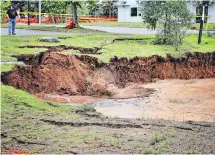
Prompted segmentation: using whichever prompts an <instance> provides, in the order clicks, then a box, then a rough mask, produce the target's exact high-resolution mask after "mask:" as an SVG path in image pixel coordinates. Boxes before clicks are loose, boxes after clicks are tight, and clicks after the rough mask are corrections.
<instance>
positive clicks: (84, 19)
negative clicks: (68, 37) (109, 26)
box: [3, 16, 118, 24]
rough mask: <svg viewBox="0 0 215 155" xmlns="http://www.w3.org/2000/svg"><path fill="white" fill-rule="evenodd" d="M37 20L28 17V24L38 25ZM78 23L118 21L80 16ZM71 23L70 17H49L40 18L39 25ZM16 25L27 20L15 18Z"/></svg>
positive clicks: (6, 21)
mask: <svg viewBox="0 0 215 155" xmlns="http://www.w3.org/2000/svg"><path fill="white" fill-rule="evenodd" d="M38 20H39V19H37V17H30V18H29V21H30V23H38V22H39V21H38ZM78 20H79V22H80V23H86V22H88V23H90V22H117V21H118V19H117V18H116V17H103V16H97V17H92V16H82V17H79V19H78ZM8 21H9V18H8V17H4V19H3V22H4V23H8ZM71 21H72V17H62V16H51V17H44V16H42V17H41V23H47V24H50V23H69V22H71ZM16 22H17V23H28V18H16Z"/></svg>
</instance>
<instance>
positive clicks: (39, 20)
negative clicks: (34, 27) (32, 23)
mask: <svg viewBox="0 0 215 155" xmlns="http://www.w3.org/2000/svg"><path fill="white" fill-rule="evenodd" d="M39 24H41V0H39Z"/></svg>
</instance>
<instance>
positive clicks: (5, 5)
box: [1, 0, 10, 23]
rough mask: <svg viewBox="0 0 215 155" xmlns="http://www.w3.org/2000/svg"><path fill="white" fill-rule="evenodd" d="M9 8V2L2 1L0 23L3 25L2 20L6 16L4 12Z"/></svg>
mask: <svg viewBox="0 0 215 155" xmlns="http://www.w3.org/2000/svg"><path fill="white" fill-rule="evenodd" d="M9 7H10V1H9V0H7V1H6V0H4V1H2V2H1V23H3V19H4V17H5V16H6V11H7V10H8V9H9Z"/></svg>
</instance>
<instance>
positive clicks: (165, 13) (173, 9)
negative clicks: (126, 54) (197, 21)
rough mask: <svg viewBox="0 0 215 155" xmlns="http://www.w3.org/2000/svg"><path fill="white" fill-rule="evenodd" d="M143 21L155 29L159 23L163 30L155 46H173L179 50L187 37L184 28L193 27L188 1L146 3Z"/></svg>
mask: <svg viewBox="0 0 215 155" xmlns="http://www.w3.org/2000/svg"><path fill="white" fill-rule="evenodd" d="M142 14H143V19H144V20H145V21H146V22H147V23H149V24H150V25H151V26H152V28H153V29H155V28H156V24H157V22H158V21H159V23H161V30H160V31H159V32H158V34H157V36H156V40H155V41H154V42H152V43H153V44H159V45H160V44H166V45H173V46H174V47H175V49H176V50H179V45H180V44H182V41H183V39H184V36H185V31H182V29H183V28H184V27H187V28H189V27H190V25H191V22H190V20H191V18H192V15H191V13H190V12H189V10H188V7H187V2H186V1H145V2H143V9H142Z"/></svg>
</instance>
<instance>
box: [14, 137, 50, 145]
mask: <svg viewBox="0 0 215 155" xmlns="http://www.w3.org/2000/svg"><path fill="white" fill-rule="evenodd" d="M12 139H14V140H15V141H17V142H18V143H20V144H36V145H47V144H44V143H39V142H27V141H23V140H20V139H17V138H16V137H12Z"/></svg>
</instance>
